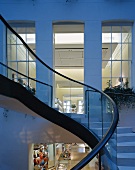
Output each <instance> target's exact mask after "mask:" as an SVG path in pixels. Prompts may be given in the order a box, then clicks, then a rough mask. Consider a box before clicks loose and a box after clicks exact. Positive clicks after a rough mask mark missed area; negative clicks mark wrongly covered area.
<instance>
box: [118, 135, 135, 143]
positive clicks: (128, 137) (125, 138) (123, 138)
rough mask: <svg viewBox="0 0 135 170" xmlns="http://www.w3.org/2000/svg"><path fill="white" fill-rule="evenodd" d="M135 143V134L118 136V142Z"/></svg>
mask: <svg viewBox="0 0 135 170" xmlns="http://www.w3.org/2000/svg"><path fill="white" fill-rule="evenodd" d="M132 141H135V133H122V134H117V142H132Z"/></svg>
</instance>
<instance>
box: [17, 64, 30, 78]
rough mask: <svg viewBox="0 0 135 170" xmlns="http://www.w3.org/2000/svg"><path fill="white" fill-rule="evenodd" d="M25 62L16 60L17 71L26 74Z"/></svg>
mask: <svg viewBox="0 0 135 170" xmlns="http://www.w3.org/2000/svg"><path fill="white" fill-rule="evenodd" d="M26 64H27V63H26V62H18V72H20V73H22V74H24V75H27V67H28V66H26Z"/></svg>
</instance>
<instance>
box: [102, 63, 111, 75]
mask: <svg viewBox="0 0 135 170" xmlns="http://www.w3.org/2000/svg"><path fill="white" fill-rule="evenodd" d="M102 76H103V77H110V76H111V66H110V62H109V61H103V62H102Z"/></svg>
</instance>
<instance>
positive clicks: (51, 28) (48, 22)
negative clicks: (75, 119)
mask: <svg viewBox="0 0 135 170" xmlns="http://www.w3.org/2000/svg"><path fill="white" fill-rule="evenodd" d="M134 9H135V1H134V0H128V1H127V0H109V1H107V0H23V1H22V0H21V1H17V0H12V1H11V0H0V13H1V15H2V16H3V17H4V18H5V19H6V20H7V21H8V23H9V24H10V25H11V26H12V28H13V29H14V30H15V31H16V32H17V33H18V34H19V35H20V36H21V37H22V38H23V39H24V40H25V41H26V43H28V45H29V47H30V48H31V49H32V50H33V51H34V52H35V53H36V54H37V56H38V57H39V58H41V60H43V61H44V62H45V63H46V64H48V65H49V66H50V67H51V68H53V69H54V70H56V71H58V72H60V73H62V74H64V75H67V76H68V77H71V78H72V79H75V80H77V81H80V82H84V83H85V84H88V85H91V86H93V87H95V88H97V89H99V90H101V89H102V90H104V89H105V88H106V87H107V86H108V85H107V83H108V82H110V83H111V86H112V87H114V86H118V85H123V83H124V84H125V83H126V82H128V86H129V87H132V88H135V77H134V72H135V43H134V42H135V25H134V22H135V13H134ZM0 28H1V27H0ZM0 35H1V37H4V38H5V39H6V43H5V44H6V47H5V48H3V46H1V47H2V50H1V56H0V61H1V62H3V63H7V64H8V66H9V67H11V68H13V69H16V70H17V71H19V72H22V73H24V74H26V75H27V76H29V77H32V78H35V79H37V80H40V81H43V82H46V83H48V84H50V85H52V86H53V94H54V95H53V96H54V97H53V98H54V99H53V105H54V107H55V99H57V100H59V101H60V102H62V103H63V105H64V106H63V108H62V109H64V112H70V111H69V107H68V106H69V105H71V104H76V105H77V106H78V112H84V111H82V108H81V110H79V108H80V107H82V102H83V100H84V98H83V96H84V94H83V93H84V92H83V91H84V87H83V86H81V87H80V86H79V87H78V86H77V85H76V84H72V85H71V84H70V83H69V82H66V81H65V80H62V79H60V77H59V76H56V75H52V74H50V72H48V70H47V69H44V68H43V67H42V66H41V65H40V64H39V63H38V62H37V60H36V59H35V58H34V56H33V55H32V54H30V53H28V51H27V50H26V49H25V48H24V47H23V46H22V45H21V43H20V42H18V41H17V39H16V37H13V36H12V34H11V32H10V31H9V30H7V32H4V33H3V30H2V29H1V30H0ZM4 38H3V39H4ZM8 74H9V76H12V78H14V79H18V78H19V77H16V75H13V74H12V75H11V74H10V73H8ZM22 79H23V81H24V82H25V84H27V83H28V82H27V80H25V78H22ZM68 83H69V84H68ZM30 85H31V86H32V88H35V89H36V91H39V94H38V95H39V96H40V97H42V96H41V95H42V93H41V92H42V91H46V89H43V88H42V87H40V86H38V84H34V82H30ZM47 91H48V90H47ZM48 96H50V95H47V96H46V98H47V97H48ZM69 102H71V103H69ZM1 113H3V110H2V109H1ZM20 117H21V116H20ZM18 119H20V118H18ZM4 125H5V124H4V123H3V126H4ZM22 127H23V126H22ZM8 128H9V127H8ZM27 130H28V129H27ZM27 130H26V131H27ZM15 132H16V133H17V134H19V131H16V130H15ZM5 139H6V138H5ZM14 141H16V139H14ZM24 143H25V142H24ZM3 145H4V144H3ZM19 145H20V146H22V145H21V142H20V143H19ZM24 147H25V149H26V152H27V151H28V148H27V142H26V145H24ZM18 148H19V146H18ZM19 152H21V151H19ZM26 152H24V153H23V156H25V155H26ZM3 153H4V151H3ZM24 162H25V161H24ZM17 166H18V169H20V168H19V164H18V165H17ZM11 167H14V166H13V165H12V166H11ZM26 167H28V162H27V161H26V163H24V166H23V169H26ZM16 169H17V168H16ZM3 170H4V169H3ZM5 170H6V169H5Z"/></svg>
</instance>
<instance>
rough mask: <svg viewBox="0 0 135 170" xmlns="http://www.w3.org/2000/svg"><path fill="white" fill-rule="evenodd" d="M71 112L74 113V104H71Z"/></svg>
mask: <svg viewBox="0 0 135 170" xmlns="http://www.w3.org/2000/svg"><path fill="white" fill-rule="evenodd" d="M71 111H72V112H75V111H76V104H75V103H73V104H71Z"/></svg>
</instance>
